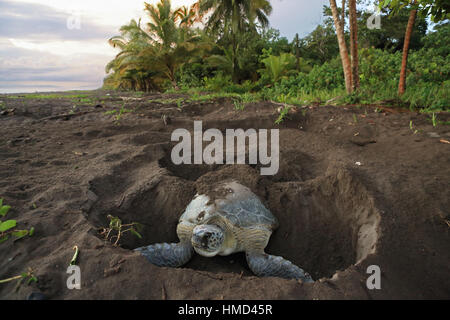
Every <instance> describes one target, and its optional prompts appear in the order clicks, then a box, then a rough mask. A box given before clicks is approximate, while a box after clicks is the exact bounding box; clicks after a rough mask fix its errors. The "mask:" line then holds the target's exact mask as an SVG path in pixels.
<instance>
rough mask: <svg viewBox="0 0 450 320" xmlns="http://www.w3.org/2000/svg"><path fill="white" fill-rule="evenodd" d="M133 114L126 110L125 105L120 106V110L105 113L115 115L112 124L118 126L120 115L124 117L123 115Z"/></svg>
mask: <svg viewBox="0 0 450 320" xmlns="http://www.w3.org/2000/svg"><path fill="white" fill-rule="evenodd" d="M130 112H133V110H130V109H126V108H125V105H123V106H122V108H120V109H119V110H116V109H115V110H110V111H106V112H105V115H116V116H115V117H114V122H115V123H116V124H119V122H120V119H121V118H122V115H124V114H125V113H130Z"/></svg>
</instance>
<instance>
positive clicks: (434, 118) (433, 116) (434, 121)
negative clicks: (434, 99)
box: [431, 112, 438, 127]
mask: <svg viewBox="0 0 450 320" xmlns="http://www.w3.org/2000/svg"><path fill="white" fill-rule="evenodd" d="M431 122H432V123H433V127H436V126H437V124H438V121H437V115H436V113H434V112H433V114H432V115H431Z"/></svg>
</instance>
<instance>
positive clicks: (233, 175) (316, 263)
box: [88, 156, 380, 280]
mask: <svg viewBox="0 0 450 320" xmlns="http://www.w3.org/2000/svg"><path fill="white" fill-rule="evenodd" d="M286 165H288V164H286ZM146 167H148V168H146ZM128 168H129V169H130V171H129V172H128V179H126V180H121V179H120V178H119V177H118V176H115V175H114V170H113V171H112V174H111V175H109V176H108V175H107V176H103V177H100V178H97V179H94V181H93V183H92V188H93V189H94V190H95V193H96V194H97V195H98V196H99V200H98V201H97V202H96V203H94V204H93V206H92V207H91V209H90V210H89V213H88V217H89V219H90V221H91V222H92V223H93V224H94V225H95V226H96V227H98V226H99V225H106V224H107V220H106V216H107V215H108V214H110V215H113V216H118V217H120V218H121V219H122V220H123V221H124V223H131V222H139V223H141V224H143V225H144V229H143V230H142V232H141V234H142V236H143V239H138V238H137V237H135V236H133V235H131V234H127V235H125V236H124V237H123V238H122V239H121V242H120V243H121V247H123V248H126V249H134V248H137V247H140V246H145V245H149V244H153V243H162V242H168V243H171V242H178V238H177V235H176V226H177V223H178V219H179V217H180V216H181V214H182V213H183V211H184V210H185V208H186V206H187V205H188V204H189V202H190V201H191V200H192V198H193V196H194V195H195V194H196V193H202V192H203V191H205V190H209V189H210V188H212V187H213V186H214V185H215V184H218V183H220V182H223V181H225V180H237V181H239V182H240V183H242V184H243V185H246V186H247V187H249V188H250V189H252V191H253V192H254V193H255V194H257V195H258V196H259V197H260V199H261V200H262V201H263V203H265V205H266V207H268V209H269V210H271V212H272V213H273V214H274V215H275V216H276V217H277V218H278V220H279V223H280V227H279V228H278V229H277V230H276V231H275V232H274V233H273V234H272V236H271V239H270V241H269V245H268V247H267V250H266V251H267V252H268V253H270V254H273V255H279V256H283V257H284V258H286V259H289V260H291V261H292V262H293V263H295V264H297V265H298V266H300V267H302V268H303V269H305V270H306V271H308V272H309V273H310V274H311V275H312V276H313V278H314V279H315V280H318V279H320V278H322V277H327V278H330V277H332V276H333V274H334V273H335V272H336V271H338V270H344V269H346V268H348V267H349V266H351V265H353V264H356V263H359V262H361V261H362V260H364V259H365V258H366V257H367V256H368V255H370V254H372V253H374V252H375V250H376V243H377V240H378V232H379V230H378V225H379V221H380V215H379V213H378V210H377V208H376V206H375V203H374V200H373V198H372V197H371V195H370V193H369V192H368V191H367V189H366V188H365V187H364V185H363V184H362V183H361V182H360V181H359V180H358V178H356V177H355V176H354V175H352V173H351V172H349V171H347V170H345V169H341V168H338V169H329V170H327V172H326V173H325V174H323V173H322V175H320V176H317V174H316V177H313V176H314V175H311V178H310V179H309V180H306V181H284V182H283V179H273V178H267V177H262V176H261V175H260V173H259V170H258V169H257V168H253V167H251V166H248V165H223V166H222V165H220V166H200V167H199V168H198V169H199V170H194V169H193V168H190V169H191V171H189V170H187V169H188V166H180V167H177V166H172V165H170V163H169V162H168V159H167V156H166V157H164V156H163V157H162V158H160V159H158V160H156V159H155V160H154V161H153V162H151V163H148V164H145V166H141V167H140V166H136V167H133V166H132V165H130V164H129V165H128ZM196 169H197V168H196ZM282 171H283V170H281V172H282ZM314 171H315V170H314ZM316 173H317V172H316ZM280 180H281V181H282V182H277V181H280ZM111 186H114V187H111ZM101 190H105V192H104V194H101V193H102V192H101ZM185 268H189V269H194V270H202V271H207V272H211V273H221V272H224V273H235V274H241V273H243V275H244V276H251V275H252V273H251V271H250V270H249V268H248V266H247V263H246V261H245V257H244V255H243V254H234V255H231V256H227V257H214V258H203V257H200V256H198V255H194V258H193V259H192V260H191V261H190V262H189V263H188V264H187V265H186V266H185Z"/></svg>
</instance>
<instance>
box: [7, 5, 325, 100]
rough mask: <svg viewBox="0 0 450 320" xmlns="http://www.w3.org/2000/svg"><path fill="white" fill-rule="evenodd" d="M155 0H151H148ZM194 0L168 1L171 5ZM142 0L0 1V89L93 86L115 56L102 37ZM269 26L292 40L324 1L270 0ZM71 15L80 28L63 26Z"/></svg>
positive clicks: (133, 14) (314, 20)
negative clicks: (76, 18)
mask: <svg viewBox="0 0 450 320" xmlns="http://www.w3.org/2000/svg"><path fill="white" fill-rule="evenodd" d="M147 2H150V3H155V2H157V0H148V1H147ZM193 2H195V0H172V4H173V5H174V6H180V5H189V4H192V3H193ZM143 3H144V1H143V0H127V1H123V0H94V1H93V0H77V1H73V0H14V1H12V0H1V1H0V92H29V91H35V90H42V91H46V90H55V89H57V90H69V89H93V88H98V87H100V86H101V85H102V80H103V78H104V76H105V71H104V68H105V65H106V64H107V63H108V62H109V61H110V60H111V59H112V58H113V56H114V55H115V54H116V50H115V49H113V48H111V47H109V46H108V44H107V40H108V39H109V38H110V37H112V36H114V35H117V34H118V33H119V28H120V26H121V25H123V24H125V23H128V22H129V21H130V20H131V19H133V18H134V19H138V18H139V17H144V16H145V14H144V12H143V7H144V5H143ZM271 3H272V6H273V8H274V10H273V13H272V15H271V16H270V17H269V20H270V23H271V26H272V27H275V28H277V29H280V31H281V34H282V35H283V36H286V37H288V38H289V39H292V38H293V36H294V35H295V33H299V34H300V35H301V36H304V35H306V34H307V33H309V32H311V31H312V30H313V29H314V28H315V26H316V25H317V24H318V23H320V22H321V17H322V6H323V5H324V4H327V3H328V1H327V0H315V1H311V0H272V1H271ZM71 16H74V17H79V18H80V23H81V25H80V29H77V28H72V29H71V28H68V27H67V21H68V18H70V17H71Z"/></svg>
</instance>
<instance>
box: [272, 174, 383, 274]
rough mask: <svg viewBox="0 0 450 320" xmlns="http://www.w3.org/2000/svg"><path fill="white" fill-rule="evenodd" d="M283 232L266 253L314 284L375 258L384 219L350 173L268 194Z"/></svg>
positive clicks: (285, 186) (282, 187)
mask: <svg viewBox="0 0 450 320" xmlns="http://www.w3.org/2000/svg"><path fill="white" fill-rule="evenodd" d="M269 203H270V204H271V209H272V212H274V214H275V215H276V216H277V217H278V219H279V220H280V228H279V229H278V230H277V231H276V233H275V234H274V236H273V237H272V241H271V243H269V247H268V251H270V252H277V253H278V254H281V255H284V256H287V257H288V258H290V259H291V260H292V261H295V263H297V264H298V265H300V266H302V267H303V268H304V269H305V270H308V271H309V272H310V273H311V275H312V276H313V277H314V279H320V278H322V277H327V278H328V277H332V276H333V274H334V273H335V272H336V271H338V270H345V269H346V268H348V267H349V266H351V265H353V264H358V263H360V262H361V261H363V260H364V259H365V258H366V257H367V256H368V255H370V254H372V253H375V250H376V244H377V241H378V238H379V228H378V226H379V222H380V215H379V212H378V210H377V208H376V207H375V204H374V199H373V198H372V197H371V196H370V194H369V192H368V191H367V189H366V188H365V187H364V186H363V185H362V184H361V183H360V182H359V181H358V180H357V179H356V178H355V177H353V176H352V175H351V174H350V173H349V172H348V171H346V170H343V169H338V170H333V171H331V172H328V173H327V174H326V175H325V176H321V177H318V178H315V179H313V180H310V181H307V182H305V183H295V182H291V183H278V184H275V185H273V186H272V187H271V189H270V201H269Z"/></svg>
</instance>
